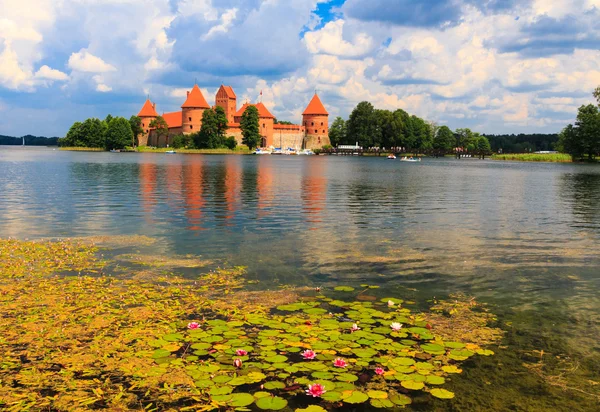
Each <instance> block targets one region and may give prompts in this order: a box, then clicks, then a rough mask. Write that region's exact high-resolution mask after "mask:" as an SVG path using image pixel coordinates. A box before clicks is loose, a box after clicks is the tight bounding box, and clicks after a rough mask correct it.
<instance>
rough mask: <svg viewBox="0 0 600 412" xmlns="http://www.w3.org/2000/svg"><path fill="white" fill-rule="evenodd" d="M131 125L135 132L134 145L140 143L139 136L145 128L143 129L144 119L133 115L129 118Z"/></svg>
mask: <svg viewBox="0 0 600 412" xmlns="http://www.w3.org/2000/svg"><path fill="white" fill-rule="evenodd" d="M129 125H130V126H131V131H132V132H133V139H134V142H133V145H134V146H137V145H139V144H140V143H139V141H138V138H139V136H142V135H143V134H144V129H142V119H140V118H139V117H137V116H131V117H130V118H129Z"/></svg>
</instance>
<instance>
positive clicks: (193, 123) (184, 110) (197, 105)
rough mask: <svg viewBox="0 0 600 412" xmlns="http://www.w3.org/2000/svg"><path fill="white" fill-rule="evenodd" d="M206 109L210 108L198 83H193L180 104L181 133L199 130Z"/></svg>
mask: <svg viewBox="0 0 600 412" xmlns="http://www.w3.org/2000/svg"><path fill="white" fill-rule="evenodd" d="M206 109H210V106H209V105H208V103H207V102H206V99H205V98H204V96H203V95H202V91H200V88H199V87H198V85H197V84H195V85H194V87H193V88H192V91H191V92H188V93H187V100H186V101H185V103H184V104H183V105H182V106H181V117H182V122H181V123H182V127H183V134H191V133H196V132H199V131H200V127H202V115H203V114H204V110H206Z"/></svg>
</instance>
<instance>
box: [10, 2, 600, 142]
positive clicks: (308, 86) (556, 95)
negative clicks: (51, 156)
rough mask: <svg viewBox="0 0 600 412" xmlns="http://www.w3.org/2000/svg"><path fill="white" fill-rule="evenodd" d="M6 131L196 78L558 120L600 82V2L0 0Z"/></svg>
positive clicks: (273, 100)
mask: <svg viewBox="0 0 600 412" xmlns="http://www.w3.org/2000/svg"><path fill="white" fill-rule="evenodd" d="M0 10H1V11H2V12H1V13H0V134H3V135H13V136H21V135H24V134H34V135H45V136H64V135H65V134H66V132H67V131H68V129H69V127H70V126H71V124H72V123H73V122H75V121H78V120H84V119H86V118H89V117H98V118H104V117H106V115H107V114H109V113H110V114H112V115H113V116H125V117H127V118H129V117H130V116H131V115H133V114H137V113H138V111H139V110H140V108H141V107H142V104H143V103H144V101H145V99H146V96H150V98H151V100H152V101H154V102H156V104H157V111H158V112H159V113H162V112H170V111H176V110H179V107H180V106H181V104H182V103H183V102H184V100H185V96H186V91H187V90H189V89H191V87H192V86H193V85H194V83H195V82H197V84H198V85H199V86H200V87H201V89H202V90H203V92H204V94H205V97H206V98H207V100H208V102H209V103H210V104H214V95H215V92H216V90H217V89H218V87H219V86H220V85H221V84H226V85H231V86H233V88H234V90H235V91H236V94H237V96H238V104H239V105H241V103H244V102H245V101H250V102H255V101H257V100H258V99H259V95H260V92H261V91H262V99H263V102H264V103H265V104H267V106H268V107H269V109H270V110H271V112H272V113H273V114H274V115H275V116H276V117H277V118H278V119H280V120H288V121H293V122H300V121H301V113H302V111H303V109H304V108H305V107H306V105H307V104H308V102H309V101H310V99H311V97H312V95H313V94H314V92H315V90H317V91H318V93H319V95H320V96H321V99H322V100H323V102H324V104H325V105H326V107H327V109H328V110H329V112H330V117H331V120H333V118H334V117H336V116H342V117H344V118H347V117H348V115H349V114H350V112H351V111H352V109H353V108H354V107H355V106H356V105H357V104H358V103H359V102H361V101H365V100H367V101H370V102H371V103H373V105H374V106H375V107H377V108H380V109H389V110H395V109H398V108H401V109H404V110H406V111H408V112H409V113H411V114H415V115H417V116H420V117H422V118H425V119H427V120H431V121H434V122H436V123H438V124H440V125H448V126H449V127H450V128H452V129H455V128H460V127H469V128H471V129H472V130H474V131H478V132H481V133H489V134H494V133H495V134H498V133H537V132H547V133H555V132H559V131H560V130H561V129H562V128H563V127H564V126H566V124H568V123H570V122H572V121H573V120H574V117H575V115H576V112H577V108H578V107H579V106H581V105H582V104H588V103H591V102H593V97H592V91H593V89H594V88H595V87H597V86H599V85H600V51H599V50H598V49H599V48H600V0H329V1H327V0H218V1H217V0H0Z"/></svg>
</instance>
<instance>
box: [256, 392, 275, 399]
mask: <svg viewBox="0 0 600 412" xmlns="http://www.w3.org/2000/svg"><path fill="white" fill-rule="evenodd" d="M269 396H271V394H270V393H269V392H264V391H259V392H254V397H255V398H256V399H260V398H267V397H269Z"/></svg>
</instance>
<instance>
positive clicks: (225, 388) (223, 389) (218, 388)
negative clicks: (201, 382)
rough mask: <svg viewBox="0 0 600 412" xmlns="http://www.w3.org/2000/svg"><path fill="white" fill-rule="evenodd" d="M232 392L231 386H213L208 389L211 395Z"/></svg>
mask: <svg viewBox="0 0 600 412" xmlns="http://www.w3.org/2000/svg"><path fill="white" fill-rule="evenodd" d="M231 392H233V388H232V387H231V386H227V385H225V386H215V387H214V388H212V389H211V390H210V391H208V393H209V394H211V395H229V394H230V393H231Z"/></svg>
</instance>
